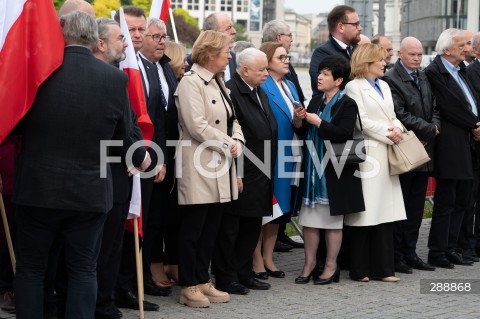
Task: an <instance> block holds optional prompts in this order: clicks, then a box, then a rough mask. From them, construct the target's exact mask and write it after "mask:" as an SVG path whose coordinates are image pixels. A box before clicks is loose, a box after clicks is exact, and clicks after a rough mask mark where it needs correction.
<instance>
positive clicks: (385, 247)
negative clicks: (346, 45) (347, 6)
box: [345, 44, 406, 282]
mask: <svg viewBox="0 0 480 319" xmlns="http://www.w3.org/2000/svg"><path fill="white" fill-rule="evenodd" d="M385 56H386V51H385V50H384V49H383V48H381V47H380V46H378V45H376V44H363V45H360V46H358V47H357V49H356V50H355V52H354V53H353V56H352V60H351V75H350V77H351V78H353V80H352V81H350V82H349V83H348V84H347V86H346V88H345V93H346V94H347V95H348V96H350V97H351V98H352V99H354V100H355V102H357V105H358V111H359V114H360V118H361V120H362V125H363V136H364V139H365V144H366V147H365V149H366V153H367V161H366V162H364V163H362V164H360V172H361V178H362V188H363V197H364V201H365V211H364V212H360V213H357V214H349V215H346V216H345V225H347V226H350V227H349V228H348V231H349V234H350V242H349V250H350V278H352V279H353V280H358V281H362V282H366V281H369V280H370V279H375V280H383V281H386V282H397V281H398V280H399V278H397V277H395V276H394V275H395V267H394V255H393V222H394V221H397V220H401V219H405V218H406V214H405V207H404V204H403V197H402V190H401V188H400V182H399V179H398V176H397V175H393V176H391V175H390V174H389V167H388V157H387V146H388V145H391V144H393V143H398V142H399V141H400V140H401V139H402V134H401V133H402V130H403V126H402V124H401V123H400V121H399V120H397V118H396V116H395V112H394V108H393V100H392V94H391V92H390V88H389V87H388V84H387V83H385V82H384V81H382V80H380V78H381V77H382V76H383V74H384V68H385ZM357 128H359V123H358V122H357Z"/></svg>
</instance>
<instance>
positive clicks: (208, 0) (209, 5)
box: [205, 0, 216, 11]
mask: <svg viewBox="0 0 480 319" xmlns="http://www.w3.org/2000/svg"><path fill="white" fill-rule="evenodd" d="M215 2H216V1H215V0H205V11H215Z"/></svg>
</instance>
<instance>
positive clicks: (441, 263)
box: [428, 257, 455, 269]
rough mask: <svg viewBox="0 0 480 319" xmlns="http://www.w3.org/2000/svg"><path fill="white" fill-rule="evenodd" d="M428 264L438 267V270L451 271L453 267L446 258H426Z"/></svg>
mask: <svg viewBox="0 0 480 319" xmlns="http://www.w3.org/2000/svg"><path fill="white" fill-rule="evenodd" d="M428 263H429V264H430V265H432V266H435V267H439V268H447V269H453V268H455V265H454V264H452V263H451V262H450V261H449V260H448V259H447V258H445V257H441V258H428Z"/></svg>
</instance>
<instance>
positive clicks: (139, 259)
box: [133, 217, 145, 319]
mask: <svg viewBox="0 0 480 319" xmlns="http://www.w3.org/2000/svg"><path fill="white" fill-rule="evenodd" d="M133 236H134V237H135V262H136V264H137V286H138V309H139V310H140V319H145V313H144V311H143V298H144V295H143V267H142V256H141V255H140V243H139V240H138V217H135V218H134V219H133Z"/></svg>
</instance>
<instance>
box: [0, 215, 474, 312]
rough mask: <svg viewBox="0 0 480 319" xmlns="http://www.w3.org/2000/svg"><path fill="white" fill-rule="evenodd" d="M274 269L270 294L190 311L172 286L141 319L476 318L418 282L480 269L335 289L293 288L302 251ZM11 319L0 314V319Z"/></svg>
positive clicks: (426, 224) (280, 259) (461, 299)
mask: <svg viewBox="0 0 480 319" xmlns="http://www.w3.org/2000/svg"><path fill="white" fill-rule="evenodd" d="M430 221H431V220H430V219H424V220H423V224H422V228H421V230H420V238H419V242H418V245H417V247H418V249H417V253H418V254H419V256H420V258H422V259H424V260H426V258H427V238H428V232H429V229H430ZM274 260H275V263H276V265H277V266H278V267H279V268H280V269H282V270H283V271H285V274H286V276H285V278H283V279H276V278H270V279H269V280H268V282H269V283H270V284H271V285H272V289H271V290H268V291H254V290H252V291H251V292H250V294H248V295H245V296H237V295H232V296H231V301H230V302H229V303H226V304H212V305H211V306H210V308H205V309H194V308H189V307H187V306H183V305H180V304H179V303H178V293H179V287H177V286H174V289H173V294H172V295H171V296H169V297H153V296H148V295H146V299H147V300H148V301H151V302H155V303H158V304H159V305H160V311H157V312H146V313H145V318H146V319H160V318H168V319H190V318H209V319H217V318H218V319H236V318H239V319H240V318H241V319H245V318H262V319H270V318H271V319H281V318H289V319H294V318H298V319H307V318H435V319H441V318H478V317H479V304H480V294H469V295H467V294H421V293H420V279H429V280H439V279H465V280H471V279H477V280H480V263H475V264H474V265H473V266H455V269H437V270H435V271H433V272H428V271H420V270H414V272H413V274H411V275H406V274H398V273H397V276H398V277H400V278H401V280H400V281H399V282H398V283H384V282H379V281H370V282H368V283H360V282H356V281H352V280H350V279H349V278H348V272H347V271H342V272H341V276H340V282H339V283H332V284H330V285H325V286H315V285H313V284H312V283H309V284H306V285H298V284H295V283H294V279H295V278H296V277H297V276H298V275H299V273H300V271H301V269H302V267H303V262H304V255H303V249H294V250H293V251H291V252H287V253H274ZM121 310H122V312H123V318H125V319H134V318H139V315H138V311H133V310H129V309H121ZM2 317H3V318H15V316H14V315H7V314H5V313H2V312H0V318H2Z"/></svg>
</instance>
